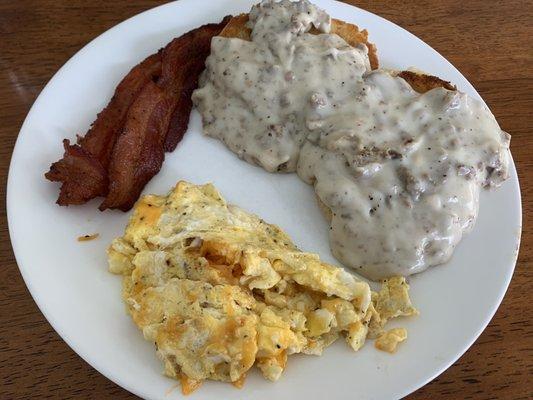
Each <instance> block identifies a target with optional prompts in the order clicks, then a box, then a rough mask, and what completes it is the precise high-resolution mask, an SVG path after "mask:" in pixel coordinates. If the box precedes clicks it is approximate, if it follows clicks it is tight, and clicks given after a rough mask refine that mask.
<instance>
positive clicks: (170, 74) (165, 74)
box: [158, 16, 232, 152]
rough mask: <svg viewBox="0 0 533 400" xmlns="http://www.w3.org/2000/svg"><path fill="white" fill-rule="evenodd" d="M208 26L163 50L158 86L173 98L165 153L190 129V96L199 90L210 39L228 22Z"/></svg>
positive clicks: (209, 47) (225, 19) (171, 149)
mask: <svg viewBox="0 0 533 400" xmlns="http://www.w3.org/2000/svg"><path fill="white" fill-rule="evenodd" d="M231 18H232V17H231V16H227V17H225V18H224V19H223V20H222V21H221V22H220V23H218V24H207V25H204V26H202V27H200V28H198V29H194V30H192V31H190V32H188V33H186V34H185V35H183V36H180V37H179V38H176V39H174V40H173V41H172V42H170V43H169V44H168V45H167V46H166V47H165V48H164V50H163V67H162V74H161V78H160V79H159V81H158V84H159V85H160V86H161V87H162V88H164V89H165V90H166V91H167V92H169V93H172V94H173V95H174V96H175V98H176V100H177V101H176V103H175V104H174V108H173V112H172V118H171V120H170V125H169V127H168V132H167V134H166V140H165V151H167V152H171V151H174V149H175V148H176V146H177V145H178V143H179V142H180V141H181V139H182V138H183V135H184V134H185V131H186V130H187V127H188V125H189V116H190V114H191V109H192V99H191V95H192V92H193V91H194V89H196V88H197V87H198V78H199V76H200V73H201V72H202V71H203V70H204V66H205V59H206V58H207V56H208V55H209V53H210V51H211V39H212V37H213V36H216V35H218V34H219V33H220V32H221V31H222V29H223V28H224V27H225V26H226V24H227V23H228V22H229V20H230V19H231Z"/></svg>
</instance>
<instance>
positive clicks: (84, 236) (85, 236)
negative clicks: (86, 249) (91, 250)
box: [78, 233, 100, 242]
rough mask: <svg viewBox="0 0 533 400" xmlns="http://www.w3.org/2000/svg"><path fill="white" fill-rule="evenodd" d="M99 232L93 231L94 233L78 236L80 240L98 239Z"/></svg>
mask: <svg viewBox="0 0 533 400" xmlns="http://www.w3.org/2000/svg"><path fill="white" fill-rule="evenodd" d="M98 236H100V234H99V233H93V234H92V235H83V236H78V242H90V241H91V240H94V239H98Z"/></svg>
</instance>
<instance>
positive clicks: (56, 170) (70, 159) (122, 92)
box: [45, 52, 161, 206]
mask: <svg viewBox="0 0 533 400" xmlns="http://www.w3.org/2000/svg"><path fill="white" fill-rule="evenodd" d="M159 75H161V53H160V52H159V53H156V54H152V55H151V56H149V57H147V58H146V59H145V60H144V61H142V62H141V63H140V64H138V65H136V66H135V67H133V68H132V69H131V71H130V72H129V73H128V74H127V75H126V76H125V77H124V78H123V79H122V81H121V82H120V83H119V84H118V86H117V88H116V89H115V93H114V95H113V98H112V99H111V101H110V102H109V104H108V105H107V107H106V108H104V109H103V110H102V111H101V112H100V113H99V114H98V116H97V118H96V120H95V121H94V122H93V124H92V126H91V128H90V129H89V131H88V132H87V134H86V135H85V137H79V138H78V144H77V145H70V144H69V142H68V141H67V142H66V144H65V145H64V146H65V154H64V155H63V158H62V159H61V160H59V161H57V162H55V163H53V164H52V166H51V167H50V171H49V172H48V173H46V174H45V177H46V178H47V179H48V180H51V181H56V182H63V185H62V186H61V189H60V194H59V198H58V200H57V203H58V204H59V205H67V206H68V205H69V204H83V203H85V202H87V201H88V200H90V199H93V198H95V197H98V196H105V195H106V194H107V172H106V169H107V166H108V164H109V158H110V157H111V152H112V150H113V146H114V145H115V140H116V138H117V136H118V134H119V133H120V131H121V129H122V127H123V126H124V122H125V118H126V113H127V112H128V109H129V108H130V105H131V104H132V103H133V101H134V100H135V98H136V97H137V96H138V94H139V93H140V91H141V89H142V88H143V87H144V86H145V85H146V83H147V82H150V81H152V80H154V79H157V78H158V77H159ZM64 143H65V142H64ZM102 171H103V172H102ZM83 176H90V177H92V179H87V180H82V179H80V178H82V177H83Z"/></svg>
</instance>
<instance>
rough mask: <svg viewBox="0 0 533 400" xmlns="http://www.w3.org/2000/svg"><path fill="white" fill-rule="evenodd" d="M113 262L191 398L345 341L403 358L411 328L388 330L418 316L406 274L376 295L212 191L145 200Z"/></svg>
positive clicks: (139, 318) (146, 329) (183, 187)
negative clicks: (204, 385)
mask: <svg viewBox="0 0 533 400" xmlns="http://www.w3.org/2000/svg"><path fill="white" fill-rule="evenodd" d="M108 259H109V269H110V271H111V272H113V273H116V274H122V275H123V277H124V282H123V293H122V295H123V299H124V301H125V302H126V305H127V309H128V312H129V313H130V314H131V316H132V318H133V320H134V322H135V324H137V326H138V327H139V328H140V329H141V330H142V332H143V334H144V337H145V338H146V339H147V340H150V341H152V342H154V343H155V345H156V349H157V354H158V355H159V357H160V358H161V360H162V361H163V363H164V367H165V374H166V375H168V376H170V377H172V378H176V379H179V380H181V382H182V390H183V392H184V393H190V392H191V391H193V390H194V389H196V388H197V387H198V386H199V385H200V383H201V382H202V381H203V380H205V379H215V380H220V381H226V382H233V383H234V384H235V385H236V386H240V385H242V383H243V382H244V379H245V376H246V374H247V372H248V371H249V370H250V368H251V367H252V366H253V365H254V364H255V365H256V366H257V367H258V368H259V369H260V370H261V372H262V373H263V375H264V376H265V378H267V379H270V380H272V381H275V380H277V379H278V378H279V377H280V375H281V373H282V372H283V370H284V369H285V366H286V364H287V356H288V355H290V354H294V353H305V354H314V355H320V354H321V353H322V351H323V350H324V348H325V347H327V346H329V345H330V344H331V343H332V342H334V341H335V340H336V339H337V338H338V337H339V336H343V337H344V338H345V340H346V341H347V343H348V345H350V346H351V347H352V349H353V350H358V349H359V348H361V346H363V344H364V342H365V339H366V338H367V337H378V336H382V337H383V339H381V341H380V342H378V343H381V342H383V343H382V344H383V346H380V348H384V349H386V350H391V349H392V350H391V351H393V350H394V349H395V347H396V344H397V343H398V342H399V341H401V340H403V339H405V336H406V335H405V330H403V331H401V332H400V331H398V332H397V331H394V333H395V334H391V333H384V332H383V326H384V324H385V322H386V321H387V320H388V319H390V318H394V317H398V316H407V315H413V314H416V313H417V311H416V310H415V309H414V308H413V306H412V305H411V302H410V300H409V295H408V285H407V284H406V282H405V279H404V278H401V277H397V278H392V279H389V280H387V281H385V282H384V284H383V287H382V289H381V291H380V292H379V293H375V292H371V290H370V287H369V285H368V284H367V283H366V282H363V281H360V280H358V279H356V278H355V277H354V276H353V275H351V274H349V273H348V272H346V271H345V270H343V269H341V268H337V267H334V266H332V265H328V264H326V263H323V262H321V261H320V260H319V258H318V256H317V255H315V254H310V253H303V252H301V251H300V250H298V249H297V248H296V246H295V245H294V244H293V243H292V242H291V240H290V239H289V237H288V236H287V235H286V234H285V233H284V232H283V231H282V230H281V229H280V228H278V227H277V226H275V225H271V224H268V223H266V222H265V221H263V220H261V219H260V218H258V217H257V216H255V215H252V214H248V213H246V212H244V211H243V210H241V209H239V208H237V207H235V206H232V205H228V204H226V202H225V201H224V199H223V198H222V197H221V195H220V194H219V193H218V191H217V190H216V189H215V188H214V186H212V185H211V184H207V185H202V186H196V185H193V184H190V183H187V182H183V181H182V182H179V183H178V184H177V186H176V187H175V188H174V190H172V191H171V192H170V193H169V194H168V196H154V195H148V196H144V197H143V198H142V199H141V200H139V201H138V203H137V205H136V206H135V210H134V211H133V215H132V216H131V218H130V221H129V224H128V226H127V228H126V231H125V234H124V236H123V237H120V238H117V239H115V240H114V241H113V242H112V244H111V246H110V247H109V249H108ZM383 335H387V336H383Z"/></svg>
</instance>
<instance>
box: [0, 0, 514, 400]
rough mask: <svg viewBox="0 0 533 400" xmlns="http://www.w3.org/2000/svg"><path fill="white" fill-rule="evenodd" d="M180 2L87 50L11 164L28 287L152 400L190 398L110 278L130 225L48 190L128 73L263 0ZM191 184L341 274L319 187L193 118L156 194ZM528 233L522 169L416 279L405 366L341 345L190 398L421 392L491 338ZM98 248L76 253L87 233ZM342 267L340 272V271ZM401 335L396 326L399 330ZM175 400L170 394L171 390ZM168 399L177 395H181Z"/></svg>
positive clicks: (442, 64)
mask: <svg viewBox="0 0 533 400" xmlns="http://www.w3.org/2000/svg"><path fill="white" fill-rule="evenodd" d="M199 3H200V1H199V0H181V1H179V2H175V3H170V4H167V5H164V6H161V7H158V8H155V9H152V10H149V11H147V12H145V13H142V14H140V15H137V16H135V17H133V18H131V19H129V20H127V21H125V22H123V23H121V24H119V25H117V26H116V27H114V28H113V29H111V30H109V31H107V32H105V33H104V34H102V35H101V36H100V37H98V38H97V39H95V40H93V41H92V42H91V43H89V44H88V45H87V46H85V47H84V48H83V49H82V50H80V51H79V52H78V53H77V54H76V55H75V56H74V57H73V58H72V59H71V60H70V61H68V62H67V63H66V64H65V65H64V66H63V67H62V68H61V69H60V70H59V71H58V72H57V74H56V75H55V76H54V77H53V79H52V80H51V81H50V82H49V83H48V85H47V86H46V88H45V89H44V90H43V91H42V93H41V95H40V96H39V98H38V99H37V100H36V102H35V104H34V105H33V107H32V109H31V111H30V113H29V114H28V116H27V118H26V121H25V122H24V125H23V126H22V129H21V131H20V135H19V137H18V141H17V144H16V147H15V150H14V153H13V159H12V161H11V168H10V171H9V181H8V194H7V205H8V218H9V229H10V234H11V241H12V243H13V248H14V251H15V255H16V258H17V262H18V265H19V268H20V270H21V272H22V275H23V277H24V280H25V282H26V284H27V286H28V288H29V290H30V292H31V294H32V296H33V298H34V299H35V301H36V303H37V304H38V306H39V308H40V309H41V311H42V312H43V314H44V315H45V317H46V318H47V319H48V321H49V322H50V323H51V324H52V326H53V327H54V329H55V330H56V331H57V332H58V333H59V334H60V335H61V337H62V338H63V339H64V340H65V341H66V342H67V343H68V344H69V345H70V347H72V349H74V351H76V352H77V353H78V354H79V355H80V356H81V357H83V358H84V359H85V360H86V361H87V362H88V363H89V364H91V365H92V366H93V367H94V368H96V369H97V370H98V371H100V372H101V373H102V374H104V375H105V376H107V377H108V378H109V379H111V380H113V381H114V382H116V383H117V384H119V385H121V386H123V387H124V388H126V389H127V390H129V391H131V392H133V393H135V394H137V395H139V396H142V397H144V398H149V399H165V400H168V399H169V398H173V397H174V398H177V397H180V394H179V388H176V385H175V381H172V380H170V379H168V378H166V377H164V376H162V374H161V371H162V366H161V365H160V363H159V360H157V358H156V355H155V350H154V348H153V345H152V344H150V343H148V342H146V341H144V339H143V338H142V334H141V332H140V331H138V330H137V328H136V327H135V326H134V324H133V322H132V321H131V320H130V317H129V316H128V315H127V314H126V312H125V308H124V305H123V303H122V300H121V297H120V290H121V278H120V277H117V276H113V275H111V274H110V273H109V272H107V263H106V254H105V249H106V247H107V245H108V244H109V243H110V241H111V240H112V239H113V238H114V237H116V236H119V235H121V233H122V232H123V229H124V227H125V225H126V223H127V220H128V214H124V213H122V212H119V211H107V212H104V213H101V212H100V211H98V210H97V209H96V207H97V205H98V202H97V201H93V202H90V203H89V204H86V205H84V206H73V207H68V208H66V207H59V206H57V205H56V204H55V200H56V198H57V195H58V186H57V185H56V184H53V183H51V182H48V181H46V180H45V179H44V177H43V174H44V172H45V171H47V170H48V167H49V166H50V163H51V162H53V161H55V160H57V159H58V158H60V157H61V155H62V146H61V140H62V139H63V138H70V139H73V138H74V137H75V134H76V133H82V132H85V131H86V130H87V128H88V127H89V125H90V123H91V122H92V121H93V120H94V119H95V116H96V113H97V112H98V111H99V110H101V109H102V108H103V107H104V106H105V105H106V103H107V102H108V101H109V99H110V97H111V95H112V93H113V91H114V88H115V86H116V84H117V83H118V82H119V81H120V79H121V77H123V76H124V75H125V74H126V73H127V72H128V70H129V69H130V68H131V67H132V66H133V65H135V64H137V63H138V62H139V61H140V60H142V59H143V58H144V57H146V56H147V55H148V54H151V53H153V52H155V51H156V50H157V49H159V48H160V47H162V46H163V45H165V44H166V43H167V42H169V41H170V40H171V39H172V38H173V37H175V36H179V35H181V34H182V33H184V32H186V31H188V30H190V29H192V28H195V27H197V26H199V25H201V24H204V23H207V22H215V21H218V20H220V19H221V18H222V17H223V16H224V15H226V14H230V13H231V14H237V13H241V12H247V11H248V10H249V8H250V6H251V5H252V3H253V2H252V1H247V0H239V1H235V0H231V1H230V0H226V1H216V2H213V1H208V0H204V1H203V4H199ZM316 3H317V4H318V5H319V6H321V7H323V8H324V9H326V10H327V11H328V12H329V13H330V14H331V15H332V16H333V17H335V18H340V19H343V20H346V21H349V22H352V23H355V24H357V25H359V26H361V27H363V28H367V29H368V30H369V32H370V38H371V40H372V42H374V43H376V44H377V47H378V51H379V57H380V61H381V65H383V66H384V67H388V68H402V69H403V68H407V67H410V66H417V67H418V68H420V69H422V70H424V71H428V72H429V73H431V74H433V75H437V76H439V77H441V78H444V79H446V80H449V81H451V82H453V83H454V84H456V85H457V87H458V88H459V89H460V90H462V91H465V92H467V93H469V94H470V95H471V96H475V97H478V98H479V95H478V94H477V93H476V91H475V90H474V88H473V87H472V86H471V85H470V84H469V83H468V82H467V81H466V79H465V78H464V77H463V76H462V75H461V74H460V73H459V72H458V71H457V70H456V69H455V68H454V67H453V66H452V65H451V64H450V63H449V62H448V61H446V60H445V59H444V58H443V57H442V56H440V55H439V54H438V53H437V52H436V51H435V50H433V49H432V48H431V47H429V46H428V45H427V44H425V43H424V42H422V41H421V40H419V39H417V38H416V37H415V36H413V35H412V34H410V33H408V32H407V31H405V30H403V29H402V28H399V27H398V26H396V25H394V24H392V23H391V22H388V21H386V20H385V19H382V18H380V17H378V16H376V15H373V14H370V13H368V12H365V11H363V10H360V9H357V8H354V7H352V6H348V5H346V4H342V3H338V2H334V1H332V0H316ZM180 179H185V180H189V181H191V182H194V183H205V182H209V181H210V182H213V183H214V184H215V185H216V187H217V188H218V189H219V190H220V191H221V192H222V194H223V195H224V196H225V197H226V198H227V199H228V201H229V202H233V203H236V204H238V205H240V206H241V207H243V208H245V209H247V210H248V211H251V212H254V213H256V214H258V215H260V216H261V217H262V218H264V219H265V220H267V221H269V222H272V223H276V224H278V225H280V226H281V227H282V228H283V229H284V230H285V231H286V232H287V233H288V234H289V235H290V236H291V237H292V238H293V239H294V241H295V243H296V244H297V245H298V246H299V247H300V248H301V249H303V250H306V251H312V252H317V253H319V254H320V256H321V257H322V258H323V259H324V260H325V261H328V262H332V263H335V260H334V259H333V257H332V256H331V253H330V251H329V247H328V240H327V231H328V229H327V225H326V222H325V220H324V219H323V217H322V215H321V214H320V212H319V210H318V207H317V205H316V204H315V199H314V196H313V194H312V189H311V187H309V186H307V185H306V184H304V183H303V182H302V181H301V180H299V179H298V178H297V177H296V175H295V174H292V175H276V174H269V173H267V172H265V171H263V170H261V169H259V168H257V167H253V166H251V165H248V164H246V163H245V162H243V161H240V160H239V159H237V157H236V156H235V155H234V154H233V153H231V152H230V151H228V150H227V149H226V148H225V147H224V146H223V145H222V144H221V143H220V142H219V141H216V140H214V139H210V138H207V137H204V136H203V135H202V134H201V122H200V118H199V115H198V114H197V112H196V111H193V113H192V117H191V122H190V126H189V131H188V132H187V134H186V135H185V138H184V140H183V142H182V143H181V144H180V145H179V146H178V148H177V149H176V151H174V152H173V153H171V154H167V155H166V160H165V163H164V165H163V168H162V169H161V172H160V173H159V174H158V175H157V176H155V177H154V178H153V179H152V181H151V182H150V183H149V184H148V185H147V187H146V188H145V190H144V192H145V193H166V192H167V191H168V190H169V188H170V187H171V186H172V185H174V184H175V183H176V181H178V180H180ZM520 231H521V206H520V192H519V186H518V179H517V176H516V171H515V168H514V166H513V167H512V168H511V177H510V179H509V180H508V181H507V182H505V183H504V184H503V186H502V187H501V188H500V189H498V190H496V191H493V192H483V193H482V195H481V209H480V216H479V219H478V221H477V225H476V226H475V228H474V230H473V232H472V233H471V234H470V235H468V236H467V237H465V238H464V239H463V241H462V242H461V243H460V245H459V246H458V247H457V250H456V251H455V254H454V256H453V259H452V260H451V261H450V262H449V263H448V264H446V265H443V266H440V267H436V268H432V269H430V270H429V271H427V272H425V273H423V274H421V275H417V276H414V277H412V278H411V279H410V283H411V289H412V299H413V302H414V303H415V305H416V306H417V307H418V308H419V310H420V316H419V317H415V318H409V319H404V320H400V321H397V322H396V324H400V325H401V326H405V327H406V328H407V329H408V331H409V339H408V340H407V341H406V342H405V343H403V344H402V345H401V346H400V349H399V351H398V352H397V353H396V354H395V355H390V354H388V353H383V352H380V351H377V350H376V349H374V347H373V345H372V343H368V344H367V346H365V347H364V348H363V349H362V350H361V351H359V352H357V353H354V352H352V351H351V350H350V349H349V348H348V347H347V346H346V345H345V343H343V341H338V343H335V345H333V346H332V347H331V348H329V349H327V350H326V351H325V354H324V355H323V356H322V357H313V356H299V355H298V356H292V357H290V360H289V363H288V367H287V369H286V371H285V373H284V375H283V376H282V378H281V379H280V380H279V381H278V382H277V383H271V382H268V381H266V380H264V379H263V378H262V377H261V376H260V375H259V373H257V372H255V371H254V372H253V373H251V374H250V376H249V377H248V379H247V382H246V384H245V386H244V388H243V389H241V390H237V389H235V388H234V387H233V386H231V385H228V384H223V383H219V382H207V383H205V384H204V385H203V386H202V387H201V388H200V389H199V390H198V391H197V392H196V393H195V394H193V395H192V397H191V398H202V399H221V398H224V399H231V398H246V399H269V398H276V399H293V398H304V396H307V397H309V398H325V396H330V397H333V398H336V399H340V398H352V399H353V398H357V399H393V398H400V397H402V396H405V395H406V394H408V393H410V392H412V391H414V390H416V389H417V388H419V387H421V386H422V385H424V384H425V383H427V382H428V381H430V380H431V379H433V378H434V377H435V376H437V375H438V374H440V373H441V372H442V371H444V370H445V369H446V368H447V367H449V366H450V365H451V364H452V363H453V362H454V361H455V360H457V358H458V357H459V356H461V354H463V353H464V352H465V351H466V349H467V348H468V347H469V346H470V345H471V344H472V343H473V342H474V340H475V339H476V338H477V337H478V336H479V334H480V333H481V331H482V330H483V329H484V328H485V326H486V325H487V323H488V322H489V320H490V319H491V317H492V316H493V314H494V312H495V311H496V308H497V307H498V305H499V304H500V302H501V300H502V297H503V295H504V293H505V290H506V289H507V286H508V284H509V281H510V279H511V276H512V273H513V269H514V265H515V261H516V256H517V250H518V245H519V241H520ZM93 233H99V234H100V236H99V238H98V239H96V240H93V241H90V242H78V241H77V240H76V238H77V237H78V236H80V235H83V234H93ZM337 264H338V263H337ZM391 325H394V324H391ZM169 391H170V392H169ZM169 393H170V394H169Z"/></svg>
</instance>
